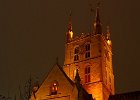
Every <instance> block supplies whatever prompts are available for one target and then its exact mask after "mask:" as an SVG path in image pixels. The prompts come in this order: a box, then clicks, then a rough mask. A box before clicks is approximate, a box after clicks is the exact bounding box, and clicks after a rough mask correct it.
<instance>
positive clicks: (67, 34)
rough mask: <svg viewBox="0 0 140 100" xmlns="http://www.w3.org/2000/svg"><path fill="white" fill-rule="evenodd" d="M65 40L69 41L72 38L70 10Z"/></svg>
mask: <svg viewBox="0 0 140 100" xmlns="http://www.w3.org/2000/svg"><path fill="white" fill-rule="evenodd" d="M66 38H67V39H66V41H67V42H70V41H71V40H72V38H73V32H72V14H71V11H70V15H69V22H68V30H67V33H66Z"/></svg>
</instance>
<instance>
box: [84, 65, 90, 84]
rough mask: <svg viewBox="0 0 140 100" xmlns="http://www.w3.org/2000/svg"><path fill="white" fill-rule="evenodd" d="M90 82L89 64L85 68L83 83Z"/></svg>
mask: <svg viewBox="0 0 140 100" xmlns="http://www.w3.org/2000/svg"><path fill="white" fill-rule="evenodd" d="M88 82H90V66H87V67H86V68H85V83H88Z"/></svg>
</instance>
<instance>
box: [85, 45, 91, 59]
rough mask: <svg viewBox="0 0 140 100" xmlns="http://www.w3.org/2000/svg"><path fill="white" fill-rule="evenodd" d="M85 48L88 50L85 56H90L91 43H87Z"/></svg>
mask: <svg viewBox="0 0 140 100" xmlns="http://www.w3.org/2000/svg"><path fill="white" fill-rule="evenodd" d="M85 50H86V53H85V58H89V57H90V44H87V45H86V46H85Z"/></svg>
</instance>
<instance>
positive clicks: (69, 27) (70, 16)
mask: <svg viewBox="0 0 140 100" xmlns="http://www.w3.org/2000/svg"><path fill="white" fill-rule="evenodd" d="M68 31H72V12H71V10H70V14H69V24H68Z"/></svg>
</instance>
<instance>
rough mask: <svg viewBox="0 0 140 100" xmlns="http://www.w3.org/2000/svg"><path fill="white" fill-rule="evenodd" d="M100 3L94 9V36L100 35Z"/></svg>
mask: <svg viewBox="0 0 140 100" xmlns="http://www.w3.org/2000/svg"><path fill="white" fill-rule="evenodd" d="M99 6H100V2H98V4H97V8H96V17H95V22H94V34H102V24H101V21H100V12H99Z"/></svg>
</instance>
